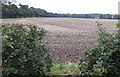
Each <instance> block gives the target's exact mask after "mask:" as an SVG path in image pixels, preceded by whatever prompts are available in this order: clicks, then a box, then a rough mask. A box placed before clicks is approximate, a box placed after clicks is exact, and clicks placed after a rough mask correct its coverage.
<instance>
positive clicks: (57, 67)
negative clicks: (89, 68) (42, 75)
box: [47, 63, 80, 75]
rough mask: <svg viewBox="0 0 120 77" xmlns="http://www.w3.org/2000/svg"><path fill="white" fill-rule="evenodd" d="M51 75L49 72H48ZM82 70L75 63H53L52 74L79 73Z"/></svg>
mask: <svg viewBox="0 0 120 77" xmlns="http://www.w3.org/2000/svg"><path fill="white" fill-rule="evenodd" d="M47 74H48V75H49V73H47ZM79 74H80V70H79V68H78V65H77V64H75V63H69V64H68V63H59V64H53V66H52V68H51V72H50V75H79Z"/></svg>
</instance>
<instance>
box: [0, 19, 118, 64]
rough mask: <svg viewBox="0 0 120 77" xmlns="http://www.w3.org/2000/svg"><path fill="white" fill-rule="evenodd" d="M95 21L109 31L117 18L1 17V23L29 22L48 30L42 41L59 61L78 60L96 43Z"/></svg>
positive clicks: (111, 30) (113, 26) (96, 27)
mask: <svg viewBox="0 0 120 77" xmlns="http://www.w3.org/2000/svg"><path fill="white" fill-rule="evenodd" d="M96 21H98V22H99V23H101V24H103V27H105V28H106V29H107V30H108V31H109V32H113V31H114V30H115V25H116V24H117V20H109V19H83V18H19V19H3V20H2V23H22V24H29V23H30V24H33V25H36V26H39V27H41V28H44V29H45V30H47V31H48V32H47V34H46V37H45V38H44V43H45V44H46V46H48V47H49V52H50V53H51V54H53V55H54V56H55V57H56V58H58V60H59V61H60V62H78V61H79V60H80V58H81V57H82V55H83V52H84V51H85V50H86V49H87V48H88V47H89V46H94V45H96V44H97V41H96V39H97V35H96V30H98V26H97V24H96ZM92 33H93V34H92Z"/></svg>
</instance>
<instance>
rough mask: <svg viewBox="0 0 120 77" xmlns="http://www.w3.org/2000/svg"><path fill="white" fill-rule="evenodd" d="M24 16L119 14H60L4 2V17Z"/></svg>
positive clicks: (113, 16)
mask: <svg viewBox="0 0 120 77" xmlns="http://www.w3.org/2000/svg"><path fill="white" fill-rule="evenodd" d="M24 17H70V18H98V19H118V15H110V14H60V13H51V12H47V11H46V10H44V9H40V8H34V7H29V6H28V5H22V4H19V6H17V5H15V4H12V3H11V2H6V3H2V18H24Z"/></svg>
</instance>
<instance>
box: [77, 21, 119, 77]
mask: <svg viewBox="0 0 120 77" xmlns="http://www.w3.org/2000/svg"><path fill="white" fill-rule="evenodd" d="M97 23H98V22H97ZM101 25H102V24H99V23H98V26H99V30H98V31H97V33H98V35H99V37H98V45H96V46H94V47H92V48H89V49H88V50H86V51H85V52H84V57H83V59H81V60H80V63H79V68H80V71H81V75H98V76H113V77H114V76H120V49H119V46H120V41H119V39H120V37H119V34H118V31H116V32H113V33H108V32H106V30H105V28H102V27H101ZM118 27H119V26H118V25H117V28H118Z"/></svg>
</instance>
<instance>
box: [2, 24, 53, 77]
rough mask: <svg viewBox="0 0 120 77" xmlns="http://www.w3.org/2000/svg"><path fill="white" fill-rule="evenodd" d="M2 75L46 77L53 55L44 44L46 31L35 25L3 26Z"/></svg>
mask: <svg viewBox="0 0 120 77" xmlns="http://www.w3.org/2000/svg"><path fill="white" fill-rule="evenodd" d="M1 26H2V50H3V52H2V60H3V63H2V72H3V73H2V75H3V76H10V75H45V72H46V71H48V72H49V71H50V68H51V66H52V58H53V57H52V55H51V54H49V53H48V52H47V48H46V47H45V45H43V43H42V39H43V37H44V36H45V33H46V31H45V30H44V29H42V28H39V27H37V26H34V25H22V24H11V25H10V24H2V25H1Z"/></svg>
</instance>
